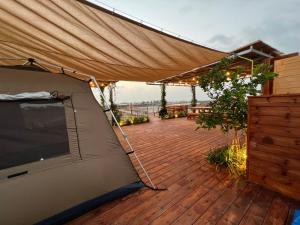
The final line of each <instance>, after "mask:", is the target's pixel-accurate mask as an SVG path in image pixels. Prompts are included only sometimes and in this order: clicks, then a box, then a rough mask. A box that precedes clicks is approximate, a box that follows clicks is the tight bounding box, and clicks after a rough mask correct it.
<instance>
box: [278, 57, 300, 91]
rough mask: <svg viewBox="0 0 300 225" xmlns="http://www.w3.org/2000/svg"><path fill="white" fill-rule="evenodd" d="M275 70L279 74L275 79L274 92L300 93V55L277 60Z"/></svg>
mask: <svg viewBox="0 0 300 225" xmlns="http://www.w3.org/2000/svg"><path fill="white" fill-rule="evenodd" d="M274 71H275V72H276V73H278V74H279V76H278V77H276V78H275V79H274V84H273V85H274V86H273V88H274V89H273V94H289V93H291V94H292V93H293V94H294V93H298V94H299V93H300V56H294V57H289V58H285V59H281V60H276V61H275V62H274Z"/></svg>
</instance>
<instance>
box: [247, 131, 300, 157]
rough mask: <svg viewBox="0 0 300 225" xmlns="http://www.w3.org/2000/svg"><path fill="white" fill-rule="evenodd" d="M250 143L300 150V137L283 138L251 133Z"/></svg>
mask: <svg viewBox="0 0 300 225" xmlns="http://www.w3.org/2000/svg"><path fill="white" fill-rule="evenodd" d="M249 141H250V142H254V143H259V144H263V145H275V146H281V147H288V148H293V149H300V138H298V137H287V136H286V137H282V136H277V135H274V134H265V133H255V132H253V133H250V140H249ZM299 154H300V152H299Z"/></svg>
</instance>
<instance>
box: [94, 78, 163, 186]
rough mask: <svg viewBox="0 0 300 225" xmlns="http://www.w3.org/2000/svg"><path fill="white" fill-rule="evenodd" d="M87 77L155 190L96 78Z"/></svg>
mask: <svg viewBox="0 0 300 225" xmlns="http://www.w3.org/2000/svg"><path fill="white" fill-rule="evenodd" d="M89 76H90V78H91V79H92V80H93V82H94V83H95V85H96V87H97V89H98V90H99V92H100V95H101V96H102V98H103V99H104V103H105V105H106V106H107V107H108V109H109V112H110V114H111V116H112V118H113V120H114V121H115V122H116V124H117V126H118V128H119V130H120V131H121V133H122V136H123V138H124V140H125V141H126V143H127V144H128V146H129V148H130V152H132V153H133V155H134V157H135V158H136V160H137V161H138V163H139V165H140V166H141V168H142V170H143V172H144V173H145V175H146V177H147V179H148V180H149V182H150V184H151V186H152V187H153V189H157V187H156V186H155V185H154V183H153V182H152V179H151V177H150V176H149V174H148V173H147V171H146V169H145V168H144V166H143V164H142V162H141V160H140V159H139V157H138V156H137V154H136V152H135V151H134V150H133V147H132V145H131V144H130V142H129V139H128V136H127V134H126V133H125V132H124V131H123V129H122V128H121V126H120V124H119V122H118V120H117V118H116V117H115V115H114V113H113V111H112V110H111V108H110V106H109V104H108V102H107V100H106V98H105V96H104V94H103V92H102V91H101V89H100V87H99V84H98V82H97V80H96V78H95V77H94V76H91V75H89Z"/></svg>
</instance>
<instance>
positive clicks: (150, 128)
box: [69, 118, 294, 225]
mask: <svg viewBox="0 0 300 225" xmlns="http://www.w3.org/2000/svg"><path fill="white" fill-rule="evenodd" d="M195 127H196V125H195V123H194V122H193V121H188V120H186V119H185V118H182V119H172V120H165V121H160V120H159V119H156V118H154V119H153V120H152V121H151V122H150V123H148V124H142V125H136V126H128V127H124V130H125V131H126V133H127V134H128V136H129V139H130V141H131V143H132V145H133V147H134V149H135V151H136V152H137V153H138V155H139V156H140V158H141V160H142V162H143V163H144V166H145V168H146V169H147V171H148V172H149V174H150V176H151V177H152V178H153V181H154V183H155V184H156V185H158V186H159V187H167V188H168V190H167V191H152V190H149V189H147V188H144V189H141V190H140V191H138V192H136V193H133V194H130V195H128V196H126V197H124V198H122V199H117V200H115V201H112V202H109V203H107V204H105V205H102V206H100V207H98V208H97V209H95V210H93V211H90V212H89V213H87V214H84V215H83V216H81V217H79V218H77V219H75V220H73V221H71V222H70V223H69V224H70V225H71V224H72V225H75V224H78V225H79V224H80V225H82V224H104V225H108V224H118V225H123V224H137V225H144V224H159V225H163V224H178V225H179V224H180V225H185V224H201V225H202V224H245V225H252V224H264V225H266V224H278V225H279V224H280V225H281V224H285V223H286V221H287V220H288V218H289V217H290V214H291V211H292V208H293V204H294V203H293V201H291V200H289V199H288V198H285V197H283V196H282V195H280V194H277V193H275V192H272V191H269V190H267V189H264V188H262V187H260V186H258V185H256V184H253V183H249V182H246V181H240V180H233V179H231V178H230V177H229V176H228V174H226V173H225V172H219V173H217V172H216V171H215V168H214V167H212V166H210V165H209V164H208V163H207V162H206V160H205V154H206V152H207V151H208V150H209V149H211V148H213V147H214V146H220V145H224V144H225V143H227V142H228V141H229V138H228V137H227V136H226V135H224V134H223V133H222V132H221V131H219V130H211V131H207V130H203V129H200V130H198V131H195ZM133 161H134V160H133ZM134 164H135V166H136V168H137V170H138V171H139V172H140V171H141V170H140V168H139V167H138V166H137V165H136V162H135V161H134ZM140 174H141V173H140ZM141 176H142V178H143V180H144V181H146V182H147V180H146V178H145V176H144V175H143V174H141Z"/></svg>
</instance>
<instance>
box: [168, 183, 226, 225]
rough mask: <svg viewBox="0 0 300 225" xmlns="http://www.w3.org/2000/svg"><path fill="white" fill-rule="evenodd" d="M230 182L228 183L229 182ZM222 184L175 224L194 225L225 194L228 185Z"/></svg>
mask: <svg viewBox="0 0 300 225" xmlns="http://www.w3.org/2000/svg"><path fill="white" fill-rule="evenodd" d="M227 182H228V181H227ZM227 182H226V183H223V182H221V183H220V184H219V185H217V186H216V187H214V188H212V189H211V190H210V192H209V193H207V194H206V195H205V196H203V198H201V199H200V200H198V201H197V202H196V203H195V204H194V205H193V206H192V207H190V208H189V209H187V210H186V211H185V212H184V213H183V214H182V215H181V216H180V217H179V218H178V219H177V220H176V221H175V222H174V223H172V224H177V225H182V224H193V223H194V222H195V221H196V220H197V218H198V217H199V216H201V215H202V214H203V213H205V212H206V210H207V209H208V208H209V207H210V206H211V205H212V204H213V203H214V202H215V201H216V200H217V199H218V198H219V197H220V196H222V194H223V193H224V192H225V190H226V189H225V187H226V186H227V185H228V183H227Z"/></svg>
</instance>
